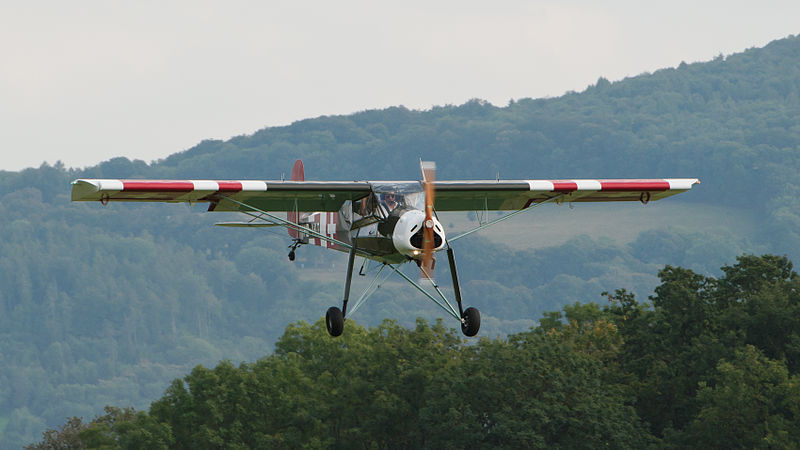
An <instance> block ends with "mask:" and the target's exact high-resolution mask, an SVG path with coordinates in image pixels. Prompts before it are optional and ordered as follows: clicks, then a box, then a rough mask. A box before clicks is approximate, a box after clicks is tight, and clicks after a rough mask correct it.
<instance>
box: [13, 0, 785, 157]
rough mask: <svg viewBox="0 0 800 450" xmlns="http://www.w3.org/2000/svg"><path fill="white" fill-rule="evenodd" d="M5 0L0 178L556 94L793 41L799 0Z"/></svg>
mask: <svg viewBox="0 0 800 450" xmlns="http://www.w3.org/2000/svg"><path fill="white" fill-rule="evenodd" d="M388 3H389V2H377V1H374V0H373V1H366V0H365V1H354V0H339V1H335V2H329V1H318V2H310V1H305V2H304V1H293V2H290V1H281V2H270V1H263V0H262V1H238V0H227V1H224V2H222V1H219V2H204V1H199V0H192V1H149V0H139V1H132V2H122V1H109V0H96V1H81V0H76V1H71V2H66V1H60V0H41V1H36V0H32V1H14V0H9V1H3V2H2V4H0V146H2V147H0V154H1V155H2V159H1V160H0V169H3V170H20V169H22V168H25V167H38V166H39V165H40V164H41V163H42V162H43V161H46V162H48V163H51V164H52V163H54V162H56V161H58V160H60V161H62V162H64V164H66V165H67V166H70V167H84V166H90V165H94V164H97V163H98V162H101V161H104V160H107V159H109V158H112V157H115V156H126V157H128V158H131V159H143V160H145V161H148V162H150V161H153V160H157V159H160V158H164V157H166V156H168V155H170V154H172V153H175V152H178V151H182V150H185V149H187V148H190V147H192V146H193V145H195V144H197V143H198V142H200V141H201V140H203V139H209V138H214V139H227V138H229V137H232V136H236V135H241V134H251V133H253V132H255V131H257V130H259V129H261V128H264V127H267V126H277V125H287V124H290V123H292V122H293V121H296V120H300V119H305V118H310V117H317V116H320V115H335V114H349V113H353V112H357V111H363V110H367V109H379V108H385V107H388V106H394V105H404V106H406V107H408V108H412V109H428V108H430V107H431V106H433V105H445V104H461V103H463V102H465V101H467V100H469V99H471V98H481V99H484V100H488V101H489V102H491V103H493V104H495V105H498V106H504V105H506V104H507V103H508V101H509V100H510V99H520V98H526V97H533V98H538V97H555V96H559V95H562V94H563V93H564V92H566V91H570V90H574V91H582V90H583V89H585V88H586V86H587V85H589V84H594V82H596V81H597V78H598V77H600V76H603V77H606V78H608V79H609V80H612V81H614V80H619V79H622V78H625V77H628V76H635V75H637V74H640V73H642V72H651V71H654V70H656V69H659V68H664V67H675V66H677V65H678V64H680V62H681V61H686V62H687V63H690V62H695V61H706V60H710V59H712V58H713V57H715V56H716V55H719V54H720V53H722V54H725V55H729V54H731V53H737V52H741V51H743V50H745V49H747V48H751V47H761V46H764V45H766V44H767V43H769V42H770V41H772V40H775V39H779V38H783V37H786V36H788V35H792V34H798V33H800V2H798V1H797V0H793V1H768V0H767V1H759V2H756V1H753V2H741V1H735V0H725V1H717V0H714V1H701V0H673V1H670V2H642V1H622V0H611V1H609V0H606V1H604V2H598V1H589V0H561V1H555V0H554V1H536V0H528V1H516V0H509V1H502V0H498V1H494V2H489V1H485V0H484V1H474V0H452V1H451V0H445V1H436V0H427V1H416V0H411V1H405V2H392V3H391V4H390V5H387V4H388Z"/></svg>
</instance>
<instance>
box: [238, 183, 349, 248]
mask: <svg viewBox="0 0 800 450" xmlns="http://www.w3.org/2000/svg"><path fill="white" fill-rule="evenodd" d="M222 197H223V198H225V199H226V200H230V201H232V202H233V203H236V204H238V205H241V206H244V207H245V208H249V209H251V210H253V211H255V212H257V213H260V214H261V215H258V214H253V213H252V212H250V211H240V212H241V213H244V214H247V215H248V216H250V217H254V218H256V219H261V220H263V221H266V222H272V223H275V224H278V225H281V226H284V227H286V228H289V229H292V230H295V231H299V232H301V233H305V234H308V235H310V236H314V237H315V238H319V239H321V240H323V241H326V242H332V243H334V244H336V245H340V246H342V247H343V248H353V246H352V245H350V244H348V243H347V242H344V241H340V240H338V239H334V238H332V237H328V236H326V235H324V234H322V233H317V232H316V231H314V230H312V229H311V228H307V227H304V226H300V225H298V224H296V223H294V222H291V221H289V220H286V219H283V218H280V217H278V216H276V215H274V214H270V213H268V212H266V211H262V210H260V209H258V208H256V207H254V206H250V205H248V204H247V203H242V202H240V201H238V200H236V199H233V198H231V197H227V196H222ZM265 217H266V218H265Z"/></svg>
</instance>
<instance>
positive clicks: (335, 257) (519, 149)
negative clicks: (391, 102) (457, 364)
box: [0, 37, 800, 447]
mask: <svg viewBox="0 0 800 450" xmlns="http://www.w3.org/2000/svg"><path fill="white" fill-rule="evenodd" d="M265 107H266V106H265ZM124 138H125V137H124V136H120V139H124ZM109 145H110V146H113V143H110V144H109ZM12 150H13V149H6V151H12ZM420 157H422V158H424V159H430V160H435V161H436V162H437V163H438V174H437V175H438V177H439V178H440V179H464V178H483V179H494V178H495V176H497V175H498V173H499V176H500V177H501V178H504V179H511V178H612V177H697V178H700V179H701V180H702V184H700V185H699V186H696V187H695V189H693V190H692V191H691V192H689V193H687V194H683V195H681V196H679V197H676V198H670V199H667V200H664V201H661V202H652V203H651V204H650V205H647V206H646V207H642V206H641V205H611V206H608V207H606V206H603V207H602V208H595V207H590V206H577V207H576V208H575V210H571V209H569V208H567V207H564V208H557V207H553V208H551V209H547V210H545V208H539V209H541V211H539V209H537V211H536V212H535V213H534V214H533V215H528V216H527V217H526V218H525V219H522V218H520V220H517V221H516V222H514V223H511V224H504V225H503V226H498V228H496V231H493V232H491V233H485V234H483V235H480V236H478V235H476V236H475V237H474V238H472V237H470V239H464V240H462V241H459V242H458V244H459V245H458V248H457V253H458V257H459V263H460V269H461V273H460V274H459V275H460V276H461V278H462V280H463V281H462V283H464V291H465V295H466V296H467V297H468V299H469V300H468V301H469V303H471V304H473V305H474V306H477V307H479V308H480V309H481V310H482V312H483V317H484V324H483V330H482V332H481V333H482V334H484V335H487V336H496V335H498V334H505V333H511V332H521V331H524V330H525V329H527V328H529V327H531V326H534V325H536V324H537V322H538V320H539V319H540V318H541V315H542V313H543V312H544V311H555V310H559V309H561V307H562V306H563V305H565V304H572V303H574V302H576V301H579V302H586V301H589V300H595V299H596V298H597V296H598V295H599V294H600V292H603V291H613V290H614V289H615V288H619V287H625V288H629V289H631V290H633V291H635V292H636V293H637V294H638V295H639V297H640V298H646V297H647V295H649V294H651V293H652V292H653V289H654V288H655V287H656V286H657V285H658V279H657V276H656V274H657V272H658V270H659V269H660V268H662V267H663V266H664V265H665V264H672V265H680V266H684V267H688V268H691V269H693V270H696V271H698V272H699V273H703V274H705V275H717V274H719V272H718V268H719V267H721V266H722V265H723V264H726V263H729V262H730V261H732V260H733V258H734V257H735V256H736V255H738V254H741V253H764V252H771V253H775V254H787V255H789V256H790V257H791V258H793V259H794V260H798V259H800V235H798V231H797V230H800V226H799V225H800V217H799V216H798V211H800V200H799V199H798V195H797V194H798V187H799V186H800V180H799V179H798V176H797V174H798V173H800V37H790V38H787V39H782V40H779V41H775V42H773V43H771V44H769V45H768V46H766V47H764V48H760V49H751V50H747V51H745V52H743V53H740V54H735V55H730V56H727V57H722V56H720V57H719V58H716V59H714V60H713V61H708V62H702V63H694V64H681V65H680V66H678V67H677V68H670V69H664V70H660V71H657V72H655V73H653V74H643V75H639V76H636V77H632V78H629V79H625V80H622V81H619V82H615V83H609V82H608V81H606V80H604V79H602V78H601V79H600V80H598V82H597V83H596V84H595V85H593V86H590V87H588V88H587V89H586V90H585V91H584V92H581V93H568V94H566V95H564V96H561V97H558V98H550V99H535V100H533V99H523V100H519V101H516V102H511V103H510V104H509V105H507V106H503V107H497V106H493V105H490V104H487V103H485V102H482V101H479V100H474V101H470V102H467V103H466V104H464V105H459V106H441V107H434V108H432V109H431V110H429V111H411V110H408V109H406V108H403V107H394V108H389V109H385V110H378V111H365V112H361V113H357V114H352V115H348V116H336V117H320V118H316V119H309V120H304V121H300V122H297V123H294V124H292V125H290V126H286V127H273V128H265V129H263V130H260V131H257V132H255V133H254V134H252V135H249V136H240V137H236V138H233V139H230V140H228V141H225V142H223V141H204V142H202V143H200V144H198V145H197V146H195V147H193V148H191V149H188V150H186V151H184V152H181V153H176V154H174V155H172V156H170V157H168V158H166V159H164V160H161V161H157V162H154V163H151V164H148V163H145V162H143V161H129V160H127V159H125V158H116V159H113V160H110V161H107V162H104V163H102V164H99V165H98V166H95V167H89V168H84V169H69V168H65V167H63V165H61V164H56V165H55V166H50V165H42V166H41V167H39V168H36V169H27V170H23V171H20V172H0V230H2V233H3V237H4V239H3V240H2V241H0V436H2V440H0V447H9V446H18V445H19V444H21V443H24V442H32V441H34V440H36V439H38V438H39V432H40V431H41V430H43V429H44V428H45V427H46V426H51V427H52V426H55V425H56V424H59V423H61V422H62V421H63V419H64V418H65V417H69V416H73V415H78V416H84V417H87V418H88V417H92V416H93V415H94V414H97V413H100V412H101V411H102V408H103V406H105V405H106V404H115V405H133V406H136V407H138V408H142V407H144V406H146V405H147V404H148V403H149V402H150V401H152V400H154V399H156V398H158V396H160V395H161V394H163V392H164V389H165V388H166V386H167V385H168V382H169V380H171V379H173V378H176V377H179V376H182V375H183V374H185V373H186V372H187V371H188V370H189V368H191V367H193V366H194V365H196V364H198V363H202V364H205V365H215V364H216V363H217V361H219V360H220V359H226V358H227V359H231V360H233V361H242V360H248V361H253V360H256V359H258V358H260V357H262V356H264V355H266V354H268V353H269V352H270V351H271V350H272V343H273V342H275V341H276V340H277V339H278V337H279V336H280V335H281V334H282V333H283V331H284V329H285V328H286V326H287V324H289V323H291V322H293V321H296V320H304V321H307V322H311V323H313V322H315V321H316V320H317V319H318V318H319V317H320V316H321V315H322V314H324V311H325V309H326V308H327V307H328V306H330V305H333V304H336V303H338V302H339V301H340V297H341V293H342V280H343V275H342V274H343V271H344V262H343V258H344V255H340V254H336V253H333V252H325V251H323V250H321V249H314V248H302V249H301V251H300V252H298V260H297V261H296V262H295V264H290V263H289V262H288V261H286V245H287V244H288V242H287V236H286V235H285V234H284V233H278V234H272V233H269V232H252V231H253V230H229V229H217V228H214V227H212V226H210V225H211V223H213V222H214V221H217V220H220V219H221V220H225V219H227V218H226V217H224V216H223V217H219V216H215V215H214V214H204V213H203V210H202V208H191V207H187V206H184V205H132V204H113V205H109V206H108V207H106V208H103V207H101V206H100V205H95V204H72V203H70V202H69V188H70V187H69V182H70V181H71V180H72V179H74V178H77V177H107V178H129V177H148V178H215V179H224V178H233V179H240V178H251V179H277V178H280V177H281V174H283V173H288V171H289V170H290V168H291V165H292V163H293V161H294V160H295V159H296V158H302V159H303V160H304V161H305V163H306V173H307V177H308V178H309V179H342V180H350V179H398V178H406V179H416V178H418V176H419V174H418V161H419V158H420ZM465 220H466V217H464V215H462V216H451V217H449V218H447V219H446V220H445V226H447V227H448V228H452V227H459V226H466V225H464V222H465ZM541 224H544V225H545V226H541ZM587 224H590V225H587ZM606 224H610V226H606ZM441 274H442V275H441V276H442V278H443V280H446V279H447V278H448V274H447V271H446V270H442V271H441ZM443 284H445V288H446V287H447V286H446V283H443ZM437 313H438V312H437V311H436V309H435V307H430V306H429V305H428V304H427V303H426V302H425V301H424V300H423V299H422V298H421V297H420V296H419V295H417V294H415V293H413V292H409V291H408V290H407V289H404V288H403V287H402V285H400V284H396V285H395V284H391V282H390V283H388V284H387V285H386V286H385V289H381V290H380V291H379V292H378V294H377V295H376V296H375V298H373V299H372V300H370V303H368V304H367V305H365V307H364V308H362V309H361V310H359V311H358V315H357V316H354V317H353V319H354V320H356V321H357V322H359V323H362V324H366V325H377V324H379V323H380V322H381V320H382V319H384V318H395V319H397V320H398V322H399V323H400V324H401V325H403V326H412V325H413V324H414V321H415V318H416V317H417V316H423V317H427V318H430V319H432V318H433V317H436V315H437ZM345 332H347V331H345Z"/></svg>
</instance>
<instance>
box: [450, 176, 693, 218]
mask: <svg viewBox="0 0 800 450" xmlns="http://www.w3.org/2000/svg"><path fill="white" fill-rule="evenodd" d="M697 183H699V180H697V179H696V178H678V179H623V180H516V181H437V182H436V210H437V211H481V210H509V211H510V210H518V209H522V208H526V207H528V206H530V205H531V204H533V203H539V202H542V201H546V200H549V199H551V198H553V197H556V196H559V200H560V201H564V202H619V201H641V202H643V203H647V202H649V201H654V200H660V199H662V198H666V197H669V196H671V195H675V194H679V193H681V192H685V191H687V190H689V189H691V188H692V186H693V185H695V184H697Z"/></svg>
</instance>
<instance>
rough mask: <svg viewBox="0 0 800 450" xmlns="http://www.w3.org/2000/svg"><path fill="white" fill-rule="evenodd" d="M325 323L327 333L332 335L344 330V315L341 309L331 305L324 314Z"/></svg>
mask: <svg viewBox="0 0 800 450" xmlns="http://www.w3.org/2000/svg"><path fill="white" fill-rule="evenodd" d="M325 325H326V326H327V327H328V333H329V334H330V335H331V336H333V337H336V336H341V335H342V331H344V315H342V310H341V309H339V308H337V307H335V306H331V307H330V308H328V313H327V314H325Z"/></svg>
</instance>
